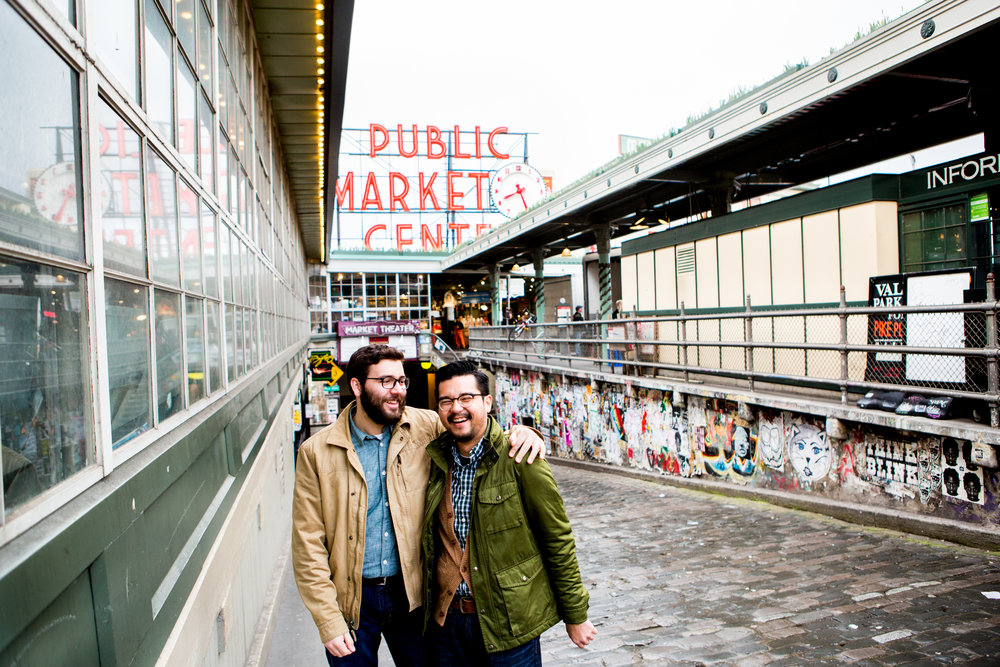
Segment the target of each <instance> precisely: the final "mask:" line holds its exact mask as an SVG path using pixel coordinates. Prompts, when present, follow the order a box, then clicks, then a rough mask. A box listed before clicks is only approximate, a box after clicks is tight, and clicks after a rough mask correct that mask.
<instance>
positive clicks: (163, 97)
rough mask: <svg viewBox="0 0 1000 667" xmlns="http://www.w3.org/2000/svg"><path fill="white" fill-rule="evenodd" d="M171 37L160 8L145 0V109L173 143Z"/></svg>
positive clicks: (150, 0) (151, 0)
mask: <svg viewBox="0 0 1000 667" xmlns="http://www.w3.org/2000/svg"><path fill="white" fill-rule="evenodd" d="M172 43H173V40H172V38H171V35H170V28H168V27H167V24H166V22H165V21H164V20H163V16H162V15H161V14H160V10H159V9H157V7H156V3H155V2H153V0H146V112H147V113H148V114H149V119H150V121H152V123H153V126H154V127H156V128H157V130H158V131H159V132H160V134H161V135H162V136H163V137H165V138H166V140H167V141H168V142H169V143H171V144H172V143H174V121H173V108H174V96H173V95H174V94H173V90H174V87H173V72H174V66H173V62H172V61H173V59H172V58H171V54H172V52H173V48H172Z"/></svg>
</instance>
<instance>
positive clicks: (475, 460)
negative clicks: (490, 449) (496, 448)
mask: <svg viewBox="0 0 1000 667" xmlns="http://www.w3.org/2000/svg"><path fill="white" fill-rule="evenodd" d="M488 432H489V431H487V433H488ZM485 440H486V436H485V435H484V436H483V437H482V438H480V439H479V442H477V443H476V446H475V447H473V448H472V451H471V452H470V453H469V456H468V457H463V456H462V455H461V454H459V453H458V444H457V443H454V444H453V445H452V448H451V460H452V462H454V464H455V465H456V466H459V467H465V466H466V465H471V466H473V467H476V466H478V465H479V459H481V458H482V457H483V450H484V449H485V447H484V446H483V442H484V441H485ZM463 459H466V460H468V461H469V463H468V464H466V463H464V462H463Z"/></svg>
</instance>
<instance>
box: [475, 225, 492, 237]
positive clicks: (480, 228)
mask: <svg viewBox="0 0 1000 667" xmlns="http://www.w3.org/2000/svg"><path fill="white" fill-rule="evenodd" d="M489 230H490V226H489V224H487V223H485V222H480V223H479V224H477V225H476V238H479V237H480V236H482V234H483V232H484V231H487V232H488V231H489Z"/></svg>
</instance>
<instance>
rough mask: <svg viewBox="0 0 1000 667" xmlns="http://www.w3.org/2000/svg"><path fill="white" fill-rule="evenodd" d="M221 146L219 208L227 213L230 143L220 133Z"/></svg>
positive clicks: (219, 148) (218, 167) (219, 156)
mask: <svg viewBox="0 0 1000 667" xmlns="http://www.w3.org/2000/svg"><path fill="white" fill-rule="evenodd" d="M218 135H219V144H218V152H217V153H216V156H217V157H218V158H219V160H218V163H217V169H218V176H219V179H218V186H219V191H218V196H219V206H220V207H222V210H223V211H225V210H227V209H228V208H229V141H228V140H227V139H226V135H225V133H223V132H221V131H220V132H219V133H218Z"/></svg>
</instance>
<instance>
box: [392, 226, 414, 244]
mask: <svg viewBox="0 0 1000 667" xmlns="http://www.w3.org/2000/svg"><path fill="white" fill-rule="evenodd" d="M411 229H413V225H402V224H400V225H396V250H402V249H403V246H405V245H413V238H403V232H404V231H407V232H408V231H410V230H411Z"/></svg>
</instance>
